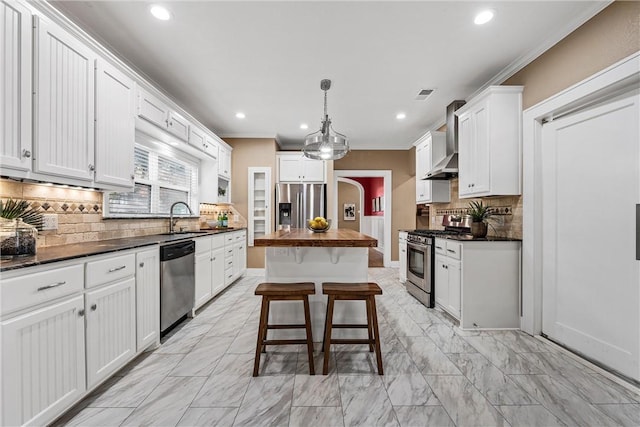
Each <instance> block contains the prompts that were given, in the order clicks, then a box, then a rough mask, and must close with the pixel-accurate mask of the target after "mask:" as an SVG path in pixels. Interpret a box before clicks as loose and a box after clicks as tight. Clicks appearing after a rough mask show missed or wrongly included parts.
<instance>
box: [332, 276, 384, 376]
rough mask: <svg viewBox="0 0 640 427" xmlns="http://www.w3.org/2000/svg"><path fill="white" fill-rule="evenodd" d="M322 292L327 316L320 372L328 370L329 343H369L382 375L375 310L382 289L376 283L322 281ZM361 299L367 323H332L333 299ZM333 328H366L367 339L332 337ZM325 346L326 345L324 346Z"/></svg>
mask: <svg viewBox="0 0 640 427" xmlns="http://www.w3.org/2000/svg"><path fill="white" fill-rule="evenodd" d="M322 293H323V294H324V295H327V296H328V297H329V300H328V302H327V317H326V319H325V323H324V341H323V342H322V351H324V366H323V369H322V374H323V375H327V373H328V371H329V355H330V353H331V344H369V351H374V348H375V352H376V361H377V362H378V374H379V375H384V373H383V370H382V352H381V350H380V332H379V331H378V314H377V311H376V297H375V296H376V295H382V289H380V286H378V284H377V283H373V282H364V283H323V284H322ZM358 300H363V301H365V303H366V306H367V324H366V325H365V324H334V323H333V305H334V302H335V301H358ZM333 328H349V329H351V328H367V331H368V333H369V339H332V338H331V330H332V329H333ZM325 346H326V347H325Z"/></svg>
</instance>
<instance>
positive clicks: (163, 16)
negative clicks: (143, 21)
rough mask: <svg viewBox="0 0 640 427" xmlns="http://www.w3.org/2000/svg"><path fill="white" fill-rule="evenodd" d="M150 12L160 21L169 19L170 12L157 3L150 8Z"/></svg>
mask: <svg viewBox="0 0 640 427" xmlns="http://www.w3.org/2000/svg"><path fill="white" fill-rule="evenodd" d="M150 12H151V14H152V15H153V16H154V17H155V18H156V19H159V20H161V21H168V20H169V19H171V13H169V11H168V10H167V8H166V7H164V6H160V5H158V4H154V5H153V6H151V9H150Z"/></svg>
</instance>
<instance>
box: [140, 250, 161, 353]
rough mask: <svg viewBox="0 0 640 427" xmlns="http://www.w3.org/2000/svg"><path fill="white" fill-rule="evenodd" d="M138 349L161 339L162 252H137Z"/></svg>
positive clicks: (142, 348)
mask: <svg viewBox="0 0 640 427" xmlns="http://www.w3.org/2000/svg"><path fill="white" fill-rule="evenodd" d="M136 323H137V324H136V344H137V346H136V349H137V350H138V351H142V350H144V349H145V348H147V347H149V346H150V345H152V344H153V343H158V342H159V341H160V253H159V250H158V248H157V247H155V248H154V249H149V250H146V251H141V252H138V253H136Z"/></svg>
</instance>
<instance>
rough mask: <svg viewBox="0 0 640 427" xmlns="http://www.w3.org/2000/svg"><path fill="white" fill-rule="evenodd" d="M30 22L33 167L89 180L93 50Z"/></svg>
mask: <svg viewBox="0 0 640 427" xmlns="http://www.w3.org/2000/svg"><path fill="white" fill-rule="evenodd" d="M34 23H35V27H36V33H35V34H36V35H35V37H36V41H37V44H36V46H37V47H36V52H35V55H34V57H35V58H37V59H36V64H35V70H36V72H35V79H34V80H35V82H36V85H35V88H34V89H35V90H34V93H35V104H36V105H35V109H34V110H35V115H36V116H35V120H36V123H35V126H34V128H35V130H36V134H35V138H34V145H35V147H34V148H35V150H34V151H35V153H34V155H35V162H34V168H35V171H36V172H41V173H46V174H52V175H61V176H64V177H72V178H75V179H78V180H82V181H91V180H93V175H94V169H95V165H94V137H95V133H94V107H95V103H94V94H95V87H94V83H95V79H94V67H95V61H96V55H95V53H94V52H93V51H92V50H91V49H90V48H89V47H87V46H86V45H84V44H83V43H81V42H80V41H79V40H77V39H76V38H74V37H73V36H71V35H70V34H69V33H68V32H66V31H65V30H63V29H62V28H61V27H59V26H58V25H56V24H53V23H51V22H48V21H46V20H43V19H38V18H35V19H34Z"/></svg>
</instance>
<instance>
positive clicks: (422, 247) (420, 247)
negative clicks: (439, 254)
mask: <svg viewBox="0 0 640 427" xmlns="http://www.w3.org/2000/svg"><path fill="white" fill-rule="evenodd" d="M429 247H431V245H429V244H426V245H423V244H422V243H413V242H407V248H413V249H417V250H425V249H427V248H429Z"/></svg>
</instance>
